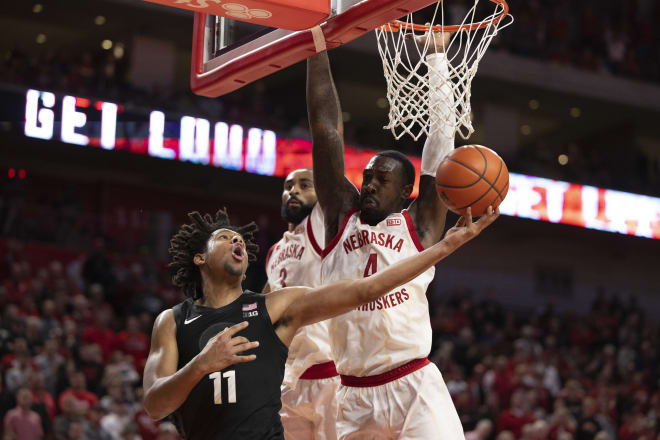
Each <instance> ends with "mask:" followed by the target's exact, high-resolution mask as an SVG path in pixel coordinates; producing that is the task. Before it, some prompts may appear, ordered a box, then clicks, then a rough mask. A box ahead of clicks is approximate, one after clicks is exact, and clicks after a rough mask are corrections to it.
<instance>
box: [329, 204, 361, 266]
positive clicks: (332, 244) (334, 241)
mask: <svg viewBox="0 0 660 440" xmlns="http://www.w3.org/2000/svg"><path fill="white" fill-rule="evenodd" d="M358 210H359V207H357V206H354V207H352V208H351V210H350V211H348V212H347V213H346V217H344V221H343V222H342V223H341V226H340V227H339V231H337V235H335V238H333V239H332V241H331V242H330V243H328V245H327V246H326V247H325V249H323V256H322V257H321V258H325V257H326V256H327V255H328V254H329V253H330V252H332V250H333V249H334V248H335V246H337V243H339V239H340V238H341V235H342V234H343V233H344V229H346V225H347V224H348V219H350V218H351V216H352V215H353V214H355V213H356V212H357V211H358Z"/></svg>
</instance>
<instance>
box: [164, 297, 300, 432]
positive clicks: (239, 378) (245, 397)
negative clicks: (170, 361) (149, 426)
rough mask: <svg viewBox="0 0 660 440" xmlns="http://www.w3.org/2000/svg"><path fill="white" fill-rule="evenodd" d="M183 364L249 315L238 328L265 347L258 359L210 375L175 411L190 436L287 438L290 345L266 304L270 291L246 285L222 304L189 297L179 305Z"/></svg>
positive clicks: (258, 350)
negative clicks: (284, 409)
mask: <svg viewBox="0 0 660 440" xmlns="http://www.w3.org/2000/svg"><path fill="white" fill-rule="evenodd" d="M173 311H174V320H175V322H176V343H177V346H178V349H179V366H178V368H179V369H180V368H182V367H183V366H184V365H186V364H187V363H188V362H190V360H191V359H192V358H194V357H195V356H196V355H197V354H198V353H199V352H200V351H201V350H202V349H203V348H204V346H205V345H206V343H207V342H208V340H209V339H211V338H212V337H213V336H215V335H216V334H217V333H219V332H221V331H222V330H224V329H225V328H227V327H231V326H232V325H234V324H238V323H240V322H242V321H248V322H249V325H248V327H247V328H245V329H244V330H242V331H240V332H239V333H237V336H244V337H246V338H247V339H248V340H250V341H259V347H257V348H256V349H253V350H251V351H249V352H248V353H247V354H256V355H257V359H256V360H254V361H252V362H245V363H239V364H235V365H231V366H229V367H227V368H226V369H224V370H222V371H216V372H213V373H210V374H208V375H206V377H204V378H203V379H202V380H200V381H199V383H198V384H197V385H196V386H195V388H193V390H192V391H191V392H190V394H189V395H188V398H187V399H186V401H185V402H184V403H183V404H182V405H181V406H180V407H179V408H178V409H177V410H176V411H175V412H174V414H173V417H174V421H175V423H176V425H177V427H178V429H179V431H180V432H181V434H182V435H183V436H184V438H185V439H187V440H198V439H199V440H202V439H203V440H220V439H222V440H228V439H241V440H252V439H254V440H257V439H258V440H280V439H284V434H283V429H282V422H281V421H280V416H279V410H280V408H281V400H280V385H281V384H282V378H283V377H284V364H285V362H286V358H287V353H288V350H287V347H286V346H285V345H284V344H283V343H282V341H281V340H280V339H279V337H278V336H277V334H275V329H274V328H273V324H272V323H271V320H270V316H269V315H268V311H267V310H266V303H265V296H264V295H261V294H256V293H253V292H250V291H245V292H244V293H243V295H241V296H240V297H239V298H238V299H237V300H236V301H234V302H232V303H231V304H228V305H226V306H224V307H220V308H218V309H213V308H209V307H203V306H200V305H197V304H195V303H194V302H193V300H192V299H188V300H186V301H184V302H182V303H180V304H178V305H177V306H175V307H174V309H173Z"/></svg>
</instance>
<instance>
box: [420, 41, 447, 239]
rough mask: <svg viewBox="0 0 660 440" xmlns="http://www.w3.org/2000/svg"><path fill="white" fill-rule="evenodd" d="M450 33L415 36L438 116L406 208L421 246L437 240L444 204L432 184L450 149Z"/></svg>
mask: <svg viewBox="0 0 660 440" xmlns="http://www.w3.org/2000/svg"><path fill="white" fill-rule="evenodd" d="M450 38H451V34H449V33H433V34H431V35H429V34H425V35H419V36H416V37H415V43H416V44H417V45H418V46H420V48H421V47H423V46H424V45H425V44H428V45H429V47H428V52H427V55H426V62H427V63H428V64H429V73H428V74H429V83H430V84H431V87H430V90H429V103H430V106H431V107H433V108H435V109H437V112H438V116H437V117H435V118H434V117H432V118H431V120H430V124H431V127H430V128H431V132H432V134H431V135H430V136H428V137H427V138H426V142H425V143H424V150H423V152H422V170H421V176H420V179H419V196H418V197H417V199H415V200H414V201H413V202H412V203H411V204H410V208H409V209H408V210H409V212H410V215H411V217H412V220H413V223H414V224H415V229H416V231H417V235H418V236H419V239H420V241H421V243H422V246H424V248H428V247H430V246H433V245H434V244H435V243H437V242H438V241H440V239H441V238H442V234H443V233H444V229H445V220H446V218H447V207H446V206H445V204H444V203H443V202H442V201H441V200H440V197H438V192H437V191H436V188H435V173H436V171H437V169H438V166H439V165H440V162H441V161H442V159H444V157H445V156H446V155H447V154H449V153H450V152H451V151H452V150H453V149H454V127H455V126H456V116H455V114H454V95H453V84H452V82H451V80H450V78H449V62H448V60H447V58H446V56H445V53H444V52H445V49H446V48H447V46H448V45H449V41H450Z"/></svg>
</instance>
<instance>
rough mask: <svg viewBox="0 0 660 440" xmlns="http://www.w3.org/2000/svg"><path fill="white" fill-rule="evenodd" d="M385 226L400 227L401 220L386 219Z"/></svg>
mask: <svg viewBox="0 0 660 440" xmlns="http://www.w3.org/2000/svg"><path fill="white" fill-rule="evenodd" d="M387 226H401V219H400V218H388V219H387Z"/></svg>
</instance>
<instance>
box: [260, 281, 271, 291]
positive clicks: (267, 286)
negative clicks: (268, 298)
mask: <svg viewBox="0 0 660 440" xmlns="http://www.w3.org/2000/svg"><path fill="white" fill-rule="evenodd" d="M261 293H270V284H269V283H268V282H267V281H266V285H265V286H264V288H263V289H262V290H261Z"/></svg>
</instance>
